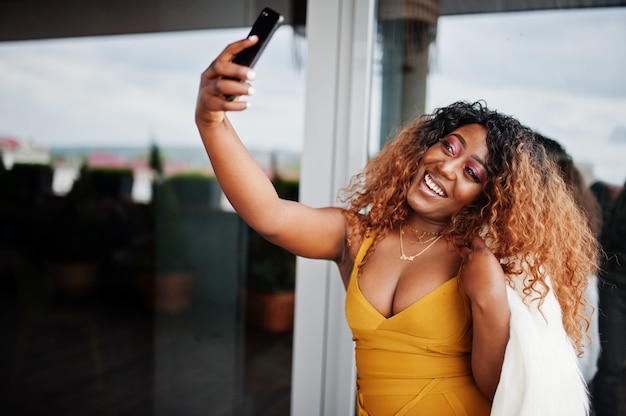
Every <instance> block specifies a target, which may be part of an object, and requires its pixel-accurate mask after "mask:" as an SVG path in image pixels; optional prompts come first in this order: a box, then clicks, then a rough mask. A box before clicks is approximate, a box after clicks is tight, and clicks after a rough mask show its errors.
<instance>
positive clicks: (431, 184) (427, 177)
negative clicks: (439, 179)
mask: <svg viewBox="0 0 626 416" xmlns="http://www.w3.org/2000/svg"><path fill="white" fill-rule="evenodd" d="M424 182H426V185H427V186H428V187H429V188H430V189H431V190H432V191H433V192H435V193H436V194H437V195H439V196H446V194H445V192H443V189H441V188H440V187H438V186H437V184H435V182H433V180H432V179H431V178H430V175H429V174H428V173H427V174H426V175H424Z"/></svg>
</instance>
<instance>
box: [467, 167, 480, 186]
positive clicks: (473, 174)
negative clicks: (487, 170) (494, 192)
mask: <svg viewBox="0 0 626 416" xmlns="http://www.w3.org/2000/svg"><path fill="white" fill-rule="evenodd" d="M465 170H467V173H468V174H469V175H470V177H471V178H472V180H473V181H474V182H476V183H480V176H478V174H477V173H476V172H475V171H474V169H472V168H470V167H467V168H465Z"/></svg>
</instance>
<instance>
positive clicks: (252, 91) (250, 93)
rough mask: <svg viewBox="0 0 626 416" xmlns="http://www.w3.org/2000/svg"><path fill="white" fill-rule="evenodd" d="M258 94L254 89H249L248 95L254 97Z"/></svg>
mask: <svg viewBox="0 0 626 416" xmlns="http://www.w3.org/2000/svg"><path fill="white" fill-rule="evenodd" d="M255 92H256V90H255V89H254V88H252V87H249V88H248V95H254V93H255Z"/></svg>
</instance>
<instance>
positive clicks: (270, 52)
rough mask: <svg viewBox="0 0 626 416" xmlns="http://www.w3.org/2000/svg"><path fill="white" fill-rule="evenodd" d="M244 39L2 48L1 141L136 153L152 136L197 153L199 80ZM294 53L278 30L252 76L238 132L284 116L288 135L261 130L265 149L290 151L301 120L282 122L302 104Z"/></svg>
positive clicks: (229, 35)
mask: <svg viewBox="0 0 626 416" xmlns="http://www.w3.org/2000/svg"><path fill="white" fill-rule="evenodd" d="M247 30H248V29H246V28H241V29H229V30H219V31H191V32H175V33H167V34H164V33H161V34H145V35H130V36H111V37H94V38H75V39H62V40H51V41H43V42H12V43H5V44H0V79H1V80H2V81H1V83H0V134H10V135H15V136H18V137H23V138H29V139H35V140H36V141H37V142H38V143H40V144H41V145H44V146H57V145H100V146H102V145H122V146H123V145H126V146H128V145H131V146H132V145H139V146H142V145H144V144H145V143H147V142H148V140H149V139H150V138H151V137H153V136H155V137H156V138H157V139H158V140H159V141H160V142H162V143H163V144H164V145H170V146H171V145H174V146H176V145H178V146H181V145H182V146H193V145H199V144H200V141H199V137H198V133H197V130H196V128H195V125H194V122H193V113H194V106H195V101H196V94H197V88H198V83H199V80H200V74H201V73H202V71H203V70H204V69H205V68H206V67H207V66H208V65H209V64H210V62H211V61H212V60H213V59H214V58H215V57H216V56H217V55H218V54H219V53H220V52H221V51H222V49H223V48H224V47H225V46H226V45H227V44H228V43H230V42H233V41H235V40H237V39H241V38H243V37H244V36H245V35H246V34H247ZM292 46H293V35H292V32H291V28H289V27H284V28H283V29H281V30H279V31H278V32H277V33H276V35H275V38H274V39H273V40H272V42H270V43H269V44H268V47H267V48H266V50H265V52H264V55H263V56H262V57H261V59H260V61H259V65H258V67H257V68H258V71H257V72H258V75H259V77H258V78H259V80H258V82H257V83H255V84H256V85H255V87H256V88H257V91H258V95H259V97H258V98H257V97H255V100H256V101H257V102H258V104H259V105H258V107H259V108H258V109H255V111H250V112H248V114H247V117H248V118H247V122H246V123H245V124H250V125H262V124H266V121H265V120H264V119H263V118H262V117H271V118H274V119H276V118H277V117H276V115H280V114H281V113H282V114H283V115H284V117H283V118H284V120H283V124H284V125H285V127H284V128H283V127H281V126H282V125H281V126H278V125H276V124H275V125H273V126H272V128H271V129H270V128H268V129H264V130H262V131H263V132H266V133H265V134H264V135H265V136H268V137H267V138H264V137H260V138H259V139H258V140H259V142H260V143H262V144H268V145H273V146H278V145H280V144H281V143H293V142H294V134H293V131H292V133H291V134H289V135H287V134H286V129H287V128H294V122H298V120H302V116H301V115H296V116H294V115H290V114H289V112H290V111H300V112H301V111H302V110H301V107H302V106H303V105H302V104H299V103H300V102H302V103H303V96H304V92H303V85H304V72H303V71H300V70H298V69H297V68H296V67H295V66H294V64H293V47H292ZM267 103H272V104H273V105H275V107H273V109H272V110H270V109H268V108H266V107H267V105H268V104H267ZM255 107H257V106H255ZM278 108H281V111H277V109H278ZM292 109H293V110H292ZM295 127H296V128H295V131H296V132H298V131H299V130H298V129H297V126H295ZM256 133H257V135H258V130H257V131H256ZM296 140H297V141H299V142H300V143H301V141H302V138H301V136H300V137H297V138H296Z"/></svg>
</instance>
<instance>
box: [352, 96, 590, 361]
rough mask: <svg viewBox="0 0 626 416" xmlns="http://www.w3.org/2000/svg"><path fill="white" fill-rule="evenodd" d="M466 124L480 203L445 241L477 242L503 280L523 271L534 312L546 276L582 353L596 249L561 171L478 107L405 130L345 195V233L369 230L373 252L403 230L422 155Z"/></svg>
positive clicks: (523, 131) (523, 134) (521, 134)
mask: <svg viewBox="0 0 626 416" xmlns="http://www.w3.org/2000/svg"><path fill="white" fill-rule="evenodd" d="M471 123H477V124H481V125H483V126H485V127H486V128H487V147H488V149H489V157H488V160H487V173H488V179H487V181H486V183H485V185H484V198H482V199H481V200H480V202H479V203H477V204H475V205H471V206H467V207H465V208H464V209H463V210H462V211H461V212H459V213H457V214H455V215H454V216H453V217H452V218H451V219H450V222H449V224H448V225H447V226H446V227H445V229H444V230H443V234H444V236H445V237H446V238H447V239H448V240H449V241H451V242H452V243H453V244H455V245H457V246H458V247H461V246H464V245H467V244H468V243H469V242H470V241H471V239H472V238H473V237H474V236H476V235H481V236H483V237H484V238H485V239H486V241H489V245H490V248H491V250H492V251H493V253H494V255H495V256H496V257H497V258H498V259H500V261H501V263H502V267H503V269H504V271H505V273H506V274H508V275H510V276H514V275H518V274H521V273H522V272H523V271H526V272H527V274H526V276H529V277H527V278H526V279H525V281H524V282H523V285H524V287H523V288H522V292H523V293H524V294H525V295H526V296H527V297H528V298H530V299H538V301H539V305H541V303H542V302H543V299H544V297H545V293H546V291H547V290H549V287H548V283H547V280H546V276H550V285H551V287H552V289H553V290H554V293H555V295H556V297H557V299H558V301H559V303H560V305H561V309H562V312H563V324H564V327H565V330H566V332H567V334H568V335H569V337H570V338H571V340H572V342H573V344H574V345H575V346H576V347H577V348H578V349H579V351H580V348H581V344H582V339H583V336H584V335H583V334H584V332H585V330H586V327H587V326H588V321H587V320H586V318H585V316H584V315H583V314H582V310H583V308H581V307H580V306H581V305H584V304H585V298H584V293H583V292H584V290H585V288H586V286H587V282H588V276H590V275H592V274H594V273H595V272H596V269H597V253H598V245H597V242H596V239H595V238H594V236H593V234H592V232H591V231H590V229H589V226H588V222H587V219H586V217H585V215H584V214H583V212H582V211H581V210H580V208H579V207H578V205H577V204H576V202H575V201H574V200H573V198H572V195H571V192H569V190H568V188H567V186H566V185H565V183H564V182H563V180H562V178H561V175H560V174H559V170H558V166H557V165H556V164H555V163H554V161H553V159H552V158H551V157H549V156H548V155H547V153H546V151H545V149H544V148H543V146H542V145H541V143H540V142H538V141H537V140H536V138H535V137H534V135H533V133H532V131H531V130H530V129H528V128H527V127H524V126H523V125H521V124H520V123H519V122H518V121H517V120H516V119H514V118H512V117H510V116H507V115H503V114H500V113H498V112H495V111H492V110H489V109H488V108H487V107H486V106H485V105H484V103H482V102H475V103H465V102H457V103H454V104H452V105H450V106H447V107H443V108H440V109H437V110H436V111H435V112H434V113H433V114H431V115H424V116H422V117H420V118H419V119H418V120H417V121H415V122H413V123H410V124H407V125H406V126H404V127H403V128H402V129H401V130H400V131H399V133H398V134H397V136H396V138H395V139H394V140H393V141H391V142H389V143H388V144H387V145H386V146H384V148H383V149H382V150H381V151H380V153H379V154H378V155H377V156H375V157H374V158H372V159H371V160H370V161H369V162H368V164H367V165H366V166H365V169H364V170H363V171H362V172H361V173H360V174H358V175H356V176H355V177H354V178H353V179H352V182H351V184H350V185H349V186H348V187H346V188H344V189H343V190H342V193H341V194H340V199H341V200H342V201H343V202H344V203H346V204H347V207H346V216H347V219H348V222H349V223H350V225H351V229H352V230H353V233H354V235H358V236H359V237H360V238H363V237H364V236H365V235H366V234H367V233H368V232H369V231H373V232H375V233H376V240H375V241H374V246H375V245H376V243H377V242H378V241H380V239H381V238H382V237H383V236H385V235H386V234H387V233H388V232H389V231H390V230H394V229H397V228H398V227H399V226H400V225H401V224H403V223H404V222H405V221H406V219H407V218H408V216H409V212H410V207H409V205H408V203H407V192H408V188H409V186H410V184H411V181H412V180H413V179H414V174H415V171H416V166H417V164H418V163H419V160H420V158H421V156H422V155H423V153H424V152H425V151H426V150H427V149H428V148H429V147H431V146H432V145H434V144H436V143H437V142H439V140H440V139H441V138H443V137H445V136H446V135H448V134H450V133H451V132H452V131H454V130H455V129H457V128H459V127H461V126H463V125H466V124H471ZM353 237H354V236H353ZM512 283H513V282H512V281H511V284H512Z"/></svg>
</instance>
